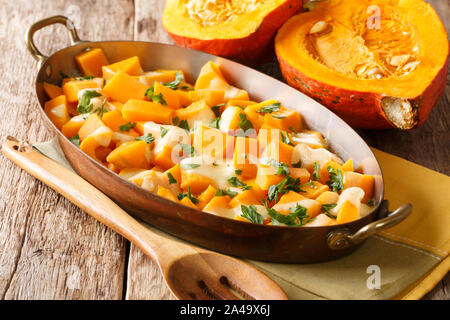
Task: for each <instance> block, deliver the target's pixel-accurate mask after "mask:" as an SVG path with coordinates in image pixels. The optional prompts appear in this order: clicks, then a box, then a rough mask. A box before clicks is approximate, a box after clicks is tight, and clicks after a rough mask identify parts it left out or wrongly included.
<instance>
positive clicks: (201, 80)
mask: <svg viewBox="0 0 450 320" xmlns="http://www.w3.org/2000/svg"><path fill="white" fill-rule="evenodd" d="M198 89H216V90H224V91H225V96H224V99H225V101H228V100H230V99H240V100H249V97H248V93H247V91H245V90H241V89H238V88H236V87H233V86H231V85H230V84H228V83H227V82H226V80H225V78H224V76H223V74H222V72H221V71H220V68H219V67H218V66H217V65H216V64H215V63H214V62H212V61H208V62H207V63H206V64H205V65H204V66H203V67H202V69H201V70H200V74H199V76H198V78H197V81H196V82H195V90H198Z"/></svg>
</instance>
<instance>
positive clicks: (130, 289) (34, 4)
mask: <svg viewBox="0 0 450 320" xmlns="http://www.w3.org/2000/svg"><path fill="white" fill-rule="evenodd" d="M428 2H430V3H431V4H432V5H433V6H434V7H435V9H436V11H437V13H438V14H439V15H440V17H441V19H442V20H443V22H444V24H445V26H446V29H447V32H449V31H450V3H449V2H448V1H444V0H432V1H428ZM163 6H164V1H163V0H135V1H132V0H129V1H126V0H117V1H115V3H114V5H113V6H112V5H111V2H110V1H107V0H101V1H95V0H88V1H86V0H85V1H81V0H80V1H74V0H72V1H57V0H51V1H50V0H47V1H46V0H38V1H26V0H18V1H13V2H11V1H8V0H0V18H2V20H3V21H8V23H3V24H0V39H1V40H2V41H1V43H0V47H1V49H2V51H3V55H2V56H1V57H0V71H1V72H2V75H3V77H2V78H1V79H0V83H1V85H2V86H1V87H2V88H3V90H2V91H1V93H0V102H1V106H0V108H1V109H2V111H4V112H3V117H2V120H1V121H0V137H2V138H3V137H5V136H6V135H15V136H17V137H19V138H26V139H28V140H29V141H33V142H34V141H45V140H47V139H49V138H50V136H51V135H50V132H48V131H47V130H46V129H45V127H44V126H43V122H42V120H41V119H40V116H39V114H38V113H37V112H36V111H34V110H35V108H36V105H37V104H36V102H35V100H34V83H33V81H34V77H35V72H36V71H37V65H36V63H35V62H34V60H32V58H31V57H30V56H29V54H28V53H27V52H26V49H25V45H24V44H23V35H24V32H25V29H26V27H27V26H28V25H30V24H31V23H32V22H35V21H36V20H38V19H41V18H43V17H47V16H51V15H55V14H64V15H67V16H69V17H71V18H72V19H74V18H75V19H74V20H75V23H76V25H77V27H78V29H79V35H80V37H81V38H82V39H87V40H89V39H92V40H94V39H95V40H113V39H123V40H127V39H136V40H144V41H145V40H147V41H156V42H163V43H171V42H172V41H171V39H170V37H169V36H168V35H167V33H166V32H165V31H164V30H163V28H162V26H161V24H160V17H161V12H162V9H163ZM78 10H79V11H78ZM78 12H80V14H78ZM36 42H37V45H38V47H39V48H42V51H43V52H44V53H52V52H54V51H55V50H57V49H58V48H61V47H63V46H65V45H67V44H68V36H67V35H66V33H65V30H64V27H62V26H56V27H50V28H48V29H46V30H43V31H42V32H39V33H38V34H37V36H36ZM257 69H259V70H261V71H263V72H265V73H267V74H269V75H271V76H274V77H275V78H278V79H282V78H281V73H280V70H279V67H278V64H277V63H276V59H275V57H274V55H272V56H270V55H269V56H267V58H266V60H265V61H264V62H262V63H261V64H260V65H259V66H257ZM449 108H450V83H448V85H447V89H446V92H445V94H444V95H443V97H442V98H441V100H440V101H439V103H438V105H437V106H436V107H435V108H434V110H433V112H432V113H431V114H430V116H429V118H428V120H427V121H426V122H425V124H424V126H423V127H422V128H419V129H416V130H413V131H410V132H401V131H396V130H386V131H369V130H361V131H360V133H361V135H362V136H363V137H364V139H365V140H366V141H367V142H369V144H370V145H372V146H374V147H377V148H379V149H381V150H383V151H386V152H390V153H393V154H396V155H398V156H400V157H403V158H405V159H408V160H410V161H413V162H416V163H419V164H421V165H424V166H426V167H428V168H431V169H433V170H437V171H440V172H442V173H445V174H449V173H450V164H449V161H448V159H449V150H448V148H446V147H444V146H448V145H449V142H450V141H449V139H450V135H449V118H450V117H449V116H450V115H449V113H450V110H449ZM0 168H1V169H0V178H1V179H0V219H1V220H0V221H2V223H1V224H0V297H1V298H7V299H46V298H49V299H50V298H53V299H79V298H83V299H120V298H121V297H125V298H126V299H173V296H172V295H171V294H170V292H169V291H168V289H167V288H166V286H165V284H164V282H163V281H162V278H161V276H160V274H159V271H158V269H157V267H156V266H155V265H154V264H153V262H152V261H151V260H150V259H149V258H147V257H146V256H145V255H143V253H142V252H141V251H140V250H139V249H138V248H137V247H135V246H132V245H131V246H130V247H129V254H128V255H127V254H126V251H127V250H126V241H124V240H123V239H122V238H121V237H120V236H118V235H116V234H114V233H113V232H111V231H110V230H108V229H107V228H105V227H104V226H102V225H101V224H99V223H98V222H96V221H95V220H93V219H92V218H90V217H88V216H87V215H86V214H85V213H84V212H82V211H81V210H79V209H77V208H76V207H75V206H73V205H72V204H70V203H69V202H68V201H66V200H65V199H64V198H62V197H61V196H59V195H57V194H56V193H55V192H53V191H52V190H50V189H49V188H47V187H45V186H44V185H42V184H41V183H40V182H37V181H36V180H35V179H33V178H31V177H30V176H28V175H27V174H26V173H24V172H23V171H21V170H19V169H18V168H16V167H15V166H14V165H12V164H11V163H10V162H9V161H8V160H6V159H5V158H4V157H2V156H0ZM125 266H126V267H127V270H125V272H124V268H125ZM124 282H126V283H125V288H126V289H125V288H123V290H126V292H123V290H122V284H123V283H124ZM425 299H447V300H448V299H450V275H447V276H446V277H445V278H444V279H443V280H442V281H441V282H440V283H439V284H438V285H437V286H436V287H435V288H434V289H433V290H432V291H431V292H430V293H429V294H428V295H427V296H426V297H425Z"/></svg>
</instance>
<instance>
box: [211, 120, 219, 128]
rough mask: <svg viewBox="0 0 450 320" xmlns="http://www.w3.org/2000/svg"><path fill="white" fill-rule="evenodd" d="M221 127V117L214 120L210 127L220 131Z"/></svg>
mask: <svg viewBox="0 0 450 320" xmlns="http://www.w3.org/2000/svg"><path fill="white" fill-rule="evenodd" d="M219 125H220V117H217V118H215V119H214V120H213V122H211V124H210V127H211V128H216V129H219Z"/></svg>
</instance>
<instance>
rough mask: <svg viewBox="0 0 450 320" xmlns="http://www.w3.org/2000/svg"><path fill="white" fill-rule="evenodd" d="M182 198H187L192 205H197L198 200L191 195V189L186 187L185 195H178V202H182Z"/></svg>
mask: <svg viewBox="0 0 450 320" xmlns="http://www.w3.org/2000/svg"><path fill="white" fill-rule="evenodd" d="M184 197H188V198H189V200H191V201H192V203H193V204H197V203H198V202H199V200H198V199H197V198H196V197H194V196H193V195H192V194H191V187H188V192H187V193H184V192H182V193H180V194H178V197H177V198H178V200H183V198H184Z"/></svg>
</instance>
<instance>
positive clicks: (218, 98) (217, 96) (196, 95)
mask: <svg viewBox="0 0 450 320" xmlns="http://www.w3.org/2000/svg"><path fill="white" fill-rule="evenodd" d="M187 92H188V97H189V99H190V101H192V102H194V101H198V100H205V101H206V103H207V104H208V105H209V106H211V107H213V106H216V105H219V104H222V103H224V101H225V100H224V96H225V91H224V90H215V89H198V90H192V91H187Z"/></svg>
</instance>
